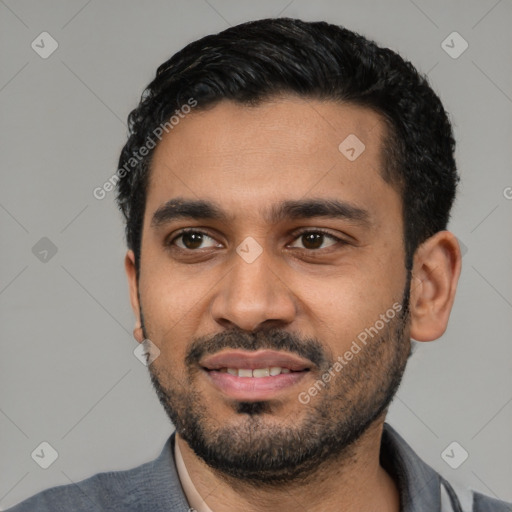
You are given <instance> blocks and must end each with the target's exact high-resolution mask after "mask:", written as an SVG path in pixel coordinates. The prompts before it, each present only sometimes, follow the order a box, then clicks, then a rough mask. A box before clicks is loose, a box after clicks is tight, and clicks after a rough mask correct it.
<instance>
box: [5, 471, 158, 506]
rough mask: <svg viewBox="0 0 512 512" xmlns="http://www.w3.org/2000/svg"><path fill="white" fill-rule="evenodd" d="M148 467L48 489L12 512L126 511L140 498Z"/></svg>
mask: <svg viewBox="0 0 512 512" xmlns="http://www.w3.org/2000/svg"><path fill="white" fill-rule="evenodd" d="M148 464H150V463H148ZM148 464H143V465H142V466H138V467H136V468H133V469H130V470H127V471H115V472H108V473H98V474H96V475H94V476H91V477H89V478H87V479H85V480H82V481H80V482H77V483H73V484H66V485H59V486H57V487H52V488H50V489H46V490H44V491H42V492H40V493H38V494H36V495H35V496H32V497H30V498H28V499H26V500H25V501H22V502H21V503H19V504H18V505H16V506H15V507H13V508H10V509H9V510H8V512H29V511H30V512H32V511H37V512H50V511H51V512H69V511H71V510H73V511H82V510H83V511H90V512H96V511H103V510H112V511H115V510H126V509H127V508H126V507H127V505H128V503H127V501H133V500H134V499H135V498H136V496H134V494H140V485H141V480H143V478H144V472H145V466H148ZM119 507H121V508H119Z"/></svg>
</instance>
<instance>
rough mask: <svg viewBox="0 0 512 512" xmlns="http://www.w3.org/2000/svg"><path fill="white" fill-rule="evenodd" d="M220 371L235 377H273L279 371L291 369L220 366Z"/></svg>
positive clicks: (286, 371) (285, 371)
mask: <svg viewBox="0 0 512 512" xmlns="http://www.w3.org/2000/svg"><path fill="white" fill-rule="evenodd" d="M220 371H221V372H223V373H225V372H227V373H229V374H230V375H235V376H236V377H256V378H259V377H269V376H271V377H275V376H276V375H280V374H281V373H290V371H291V370H289V369H288V368H281V367H280V366H271V367H270V368H256V369H255V370H251V369H250V368H222V369H221V370H220Z"/></svg>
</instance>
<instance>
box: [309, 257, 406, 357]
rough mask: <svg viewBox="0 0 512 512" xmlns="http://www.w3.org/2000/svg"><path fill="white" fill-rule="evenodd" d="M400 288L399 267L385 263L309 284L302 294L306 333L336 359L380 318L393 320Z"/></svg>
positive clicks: (402, 278)
mask: <svg viewBox="0 0 512 512" xmlns="http://www.w3.org/2000/svg"><path fill="white" fill-rule="evenodd" d="M404 285H405V271H404V270H403V267H396V268H394V267H393V265H390V262H389V261H388V262H386V261H384V262H383V261H379V262H375V264H374V265H364V266H360V267H358V266H357V265H354V266H351V267H350V269H345V270H344V271H342V272H338V273H336V274H335V275H331V276H330V277H329V279H325V280H322V279H316V280H315V281H314V282H313V281H311V282H309V283H308V284H307V285H306V286H304V288H303V290H302V303H303V304H304V307H305V308H306V313H305V315H306V318H305V324H306V325H305V326H304V327H305V329H306V332H311V329H313V332H314V333H315V335H316V336H318V338H319V339H321V340H322V341H324V342H325V343H327V344H328V345H330V348H331V350H332V351H333V353H335V354H337V355H339V353H340V352H344V351H345V350H346V349H347V348H348V347H349V346H350V344H351V343H352V340H354V339H355V338H356V337H357V336H358V335H359V334H360V333H362V332H364V331H365V329H367V328H370V327H372V326H374V325H375V323H376V322H377V321H379V319H380V318H381V315H386V313H388V315H389V314H391V315H392V316H394V314H395V310H396V308H397V307H398V306H399V305H400V304H401V302H402V295H403V288H404ZM311 323H313V324H314V325H313V327H312V326H311ZM307 324H309V326H308V325H307Z"/></svg>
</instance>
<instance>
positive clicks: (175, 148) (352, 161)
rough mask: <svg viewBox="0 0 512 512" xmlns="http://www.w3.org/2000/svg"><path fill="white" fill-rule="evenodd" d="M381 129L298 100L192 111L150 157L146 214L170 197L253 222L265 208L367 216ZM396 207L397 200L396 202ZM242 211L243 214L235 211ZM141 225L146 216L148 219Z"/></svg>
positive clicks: (361, 112) (368, 115) (357, 113)
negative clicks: (330, 207)
mask: <svg viewBox="0 0 512 512" xmlns="http://www.w3.org/2000/svg"><path fill="white" fill-rule="evenodd" d="M385 130H386V128H385V123H384V122H383V121H382V119H381V118H380V116H379V115H378V114H376V113H375V112H373V111H372V110H370V109H367V108H363V107H359V106H355V105H350V104H341V103H335V102H332V101H320V100H313V99H304V98H296V97H284V98H277V99H274V100H271V101H270V100H269V101H265V102H263V103H261V104H259V105H257V106H244V105H241V104H238V103H235V102H231V101H222V102H220V103H218V104H217V105H216V106H214V107H213V108H210V109H207V110H198V111H195V112H194V111H193V112H192V113H190V114H188V115H186V116H184V118H182V119H180V122H179V123H178V124H177V125H175V126H174V127H173V129H172V130H170V131H169V133H168V134H166V135H165V136H164V137H163V138H162V141H161V142H160V143H159V144H158V146H157V148H156V149H155V153H154V156H153V160H152V167H151V175H150V179H149V187H148V196H147V202H146V206H147V208H146V209H147V211H149V210H152V211H155V210H156V209H157V208H158V207H159V206H161V205H162V204H163V203H165V202H168V201H169V200H171V199H172V198H173V197H187V198H189V199H206V198H209V199H211V200H214V201H215V202H216V203H218V204H222V205H224V206H225V207H226V209H229V208H230V207H232V208H233V209H236V208H239V210H238V211H237V213H239V212H240V211H243V212H244V215H245V216H256V215H258V212H262V211H264V210H265V209H264V208H262V206H264V204H267V203H269V202H272V201H271V200H272V199H274V200H276V201H277V200H278V199H279V200H290V199H291V200H298V199H300V198H304V197H307V196H311V197H319V196H325V197H328V196H329V197H331V198H332V197H333V196H336V197H341V198H342V199H344V200H346V201H350V202H351V203H352V204H356V205H357V203H367V204H369V206H370V209H371V208H373V207H374V206H375V204H373V203H376V201H375V200H376V198H378V197H380V200H381V203H382V205H384V203H385V201H384V199H385V197H384V196H385V194H391V195H393V194H394V195H395V196H396V192H395V191H394V190H393V189H392V188H391V187H390V186H389V185H388V184H387V183H386V182H385V181H384V180H383V178H382V168H383V165H384V162H383V157H382V155H383V144H384V143H385V139H386V137H385V135H386V131H385ZM395 200H396V197H395ZM240 208H241V209H242V210H240ZM146 217H147V215H146Z"/></svg>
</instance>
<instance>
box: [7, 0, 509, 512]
mask: <svg viewBox="0 0 512 512" xmlns="http://www.w3.org/2000/svg"><path fill="white" fill-rule="evenodd" d="M271 16H290V17H300V18H303V19H306V20H321V19H324V20H327V21H330V22H334V23H338V24H342V25H345V26H347V27H348V28H350V29H353V30H356V31H359V32H361V33H362V34H364V35H366V36H369V37H370V38H372V39H374V40H376V41H377V42H378V43H380V44H383V45H386V46H389V47H391V48H392V49H394V50H397V51H399V52H400V53H401V54H402V55H404V56H405V57H406V58H408V59H410V60H411V61H412V62H413V63H414V64H415V65H416V66H417V67H418V68H419V69H420V70H422V71H423V72H428V75H429V77H430V79H431V82H432V84H433V87H434V88H435V90H436V91H437V92H438V93H439V94H440V96H441V98H442V100H443V102H444V104H445V106H446V108H447V110H448V111H449V112H450V115H451V119H452V121H453V123H454V129H455V133H456V138H457V140H458V149H457V157H458V166H459V169H460V172H461V174H462V178H463V182H462V185H461V188H460V193H459V196H458V201H457V204H456V206H455V209H454V212H453V220H452V222H451V226H450V227H451V229H452V231H453V232H454V233H455V234H456V235H457V236H458V237H459V239H460V240H461V242H462V243H463V244H464V247H465V248H466V249H467V252H466V253H465V254H464V258H463V272H462V276H461V280H460V285H459V290H458V295H457V298H456V303H455V307H454V311H453V313H452V317H451V323H450V327H449V329H448V331H447V333H446V334H445V335H444V336H443V338H442V339H441V340H439V341H436V342H433V343H425V344H421V346H419V348H418V350H417V351H416V353H415V354H414V357H413V358H412V359H411V360H410V363H409V367H408V369H407V372H406V376H405V379H404V382H403V384H402V386H401V389H400V391H399V393H398V396H397V397H396V399H395V401H394V403H393V405H392V409H391V412H390V415H389V417H388V421H389V422H390V423H391V424H392V425H394V426H395V428H397V430H398V431H399V432H400V433H401V434H402V435H403V436H404V437H405V438H406V439H407V440H408V442H409V443H410V444H411V445H412V446H413V447H414V449H415V450H416V451H417V452H418V453H419V455H420V456H421V457H422V458H423V459H424V460H425V461H426V462H427V463H429V464H430V465H431V466H433V467H434V468H435V469H437V470H438V471H440V472H441V473H442V474H443V475H444V476H446V477H447V478H449V479H450V480H452V481H459V482H465V483H466V484H468V485H470V486H471V487H472V488H474V489H477V490H480V491H482V492H484V493H486V494H489V495H491V496H497V497H499V498H501V499H506V500H511V501H512V485H511V483H512V465H511V463H510V461H511V460H512V442H511V436H510V433H511V431H512V372H511V369H512V368H511V366H512V343H511V342H510V340H511V339H512V325H511V323H512V322H511V318H512V315H511V313H512V292H511V290H512V286H511V285H512V271H511V265H510V262H511V261H512V243H511V236H510V233H511V232H512V215H511V213H512V200H510V199H507V197H506V196H507V195H508V197H511V196H512V189H510V188H507V187H512V174H511V172H510V161H511V149H510V146H511V144H510V141H511V140H512V138H511V135H512V133H511V132H512V123H511V113H512V98H511V97H512V72H511V70H512V69H511V68H512V66H511V62H512V60H511V58H510V48H511V47H512V31H511V30H510V24H511V22H512V4H511V2H510V0H502V1H496V0H482V1H472V2H467V1H466V2H462V1H451V2H445V1H441V0H436V1H429V2H427V1H425V0H423V1H422V0H415V1H414V2H412V1H406V0H401V1H399V0H396V1H388V2H376V1H373V2H370V1H361V0H353V1H345V2H335V1H316V2H307V1H301V0H294V1H290V0H282V1H262V0H259V1H258V2H244V1H241V2H236V1H234V0H208V1H206V0H193V1H188V2H185V1H172V2H171V1H152V2H142V1H138V2H137V1H133V0H132V1H121V0H114V1H108V2H100V1H99V0H90V1H87V0H77V1H68V2H64V1H60V2H59V1H57V0H55V1H50V0H46V1H29V0H21V1H15V0H1V1H0V38H1V40H0V52H1V62H2V65H1V67H0V102H1V109H2V114H1V117H0V141H1V143H2V152H1V155H2V175H1V176H2V186H1V188H0V225H1V230H2V231H1V232H2V264H1V265H0V307H1V311H2V321H1V332H2V357H1V372H0V390H1V395H0V431H1V433H2V437H1V443H0V506H1V507H2V508H7V507H9V506H11V505H13V504H15V503H17V502H19V501H21V500H22V499H24V498H26V497H28V496H30V495H32V494H34V493H35V492H37V491H40V490H42V489H44V488H47V487H50V486H53V485H57V484H67V483H70V482H77V481H79V480H81V479H84V478H86V477H88V476H90V475H92V474H94V473H96V472H98V471H107V470H118V469H127V468H130V467H134V466H136V465H138V464H140V463H142V462H145V461H148V460H150V459H152V458H154V457H156V456H157V454H158V453H159V452H160V450H161V448H162V446H163V443H164V441H165V440H166V438H167V437H168V435H169V433H170V431H171V425H170V424H169V421H168V419H167V416H166V415H165V413H164V411H163V409H162V408H161V406H160V404H159V402H158V401H157V398H156V395H155V394H154V392H153V390H152V388H151V385H150V380H149V377H148V374H147V369H146V368H145V366H144V365H143V364H141V363H140V362H139V360H138V359H136V358H135V357H134V355H133V350H134V349H135V348H136V346H137V344H136V342H135V341H134V340H133V339H132V335H131V331H132V328H133V317H132V313H131V309H130V307H129V301H128V294H127V285H126V282H125V277H124V271H123V266H122V259H123V255H124V252H125V246H124V239H123V226H122V222H121V217H120V214H119V213H118V212H117V211H116V207H115V205H114V195H113V193H110V194H109V195H108V196H107V197H106V198H105V199H104V200H102V201H99V200H96V199H95V198H94V197H93V195H92V191H93V189H94V188H95V187H97V186H101V185H102V184H103V183H104V181H105V180H106V179H108V178H109V177H110V176H111V175H112V173H113V172H114V171H115V169H116V164H117V158H118V155H119V151H120V149H121V147H122V145H123V143H124V141H125V137H126V127H125V119H126V116H127V114H128V112H129V111H130V110H131V109H132V108H133V107H134V106H135V104H136V102H137V101H138V98H139V95H140V93H141V92H142V90H143V88H144V87H145V85H146V84H147V83H149V81H150V80H151V79H152V77H153V74H154V72H155V70H156V67H157V66H158V65H159V64H160V63H161V62H163V61H164V60H166V59H167V58H168V57H169V56H170V55H171V54H173V53H174V52H176V51H177V50H179V49H180V48H181V47H182V46H184V45H185V44H186V43H188V42H190V41H192V40H194V39H196V38H198V37H200V36H203V35H206V34H207V33H212V32H218V31H220V30H223V29H225V28H227V27H228V26H229V25H234V24H237V23H240V22H243V21H247V20H250V19H256V18H262V17H271ZM43 31H47V32H49V33H50V34H51V35H52V37H53V38H55V40H56V41H57V42H58V44H59V46H58V49H57V50H56V51H55V52H54V53H53V54H52V55H51V56H50V57H48V58H47V59H42V58H41V57H40V56H39V55H38V54H37V53H36V52H35V51H34V50H33V49H32V48H31V42H32V41H33V40H35V39H36V38H37V36H38V35H39V34H40V33H41V32H43ZM453 31H457V32H459V33H460V34H461V35H462V36H463V38H464V39H465V40H466V41H467V42H468V44H469V48H468V49H467V50H466V51H465V52H464V53H463V54H462V55H461V56H460V57H459V58H457V59H453V58H451V57H450V56H449V55H448V54H447V53H446V52H445V51H444V50H443V48H442V47H441V43H442V41H443V40H445V38H446V37H447V36H448V35H449V34H450V33H452V32H453ZM36 41H37V40H36ZM454 44H455V43H454ZM457 44H458V43H457ZM46 48H48V46H46ZM507 191H508V192H507ZM42 237H47V238H48V239H50V240H51V242H52V243H53V244H54V245H55V246H56V248H57V253H56V254H55V255H53V256H52V253H51V252H50V253H48V255H47V256H46V261H40V259H39V258H41V257H43V256H42V254H41V253H40V251H41V250H42V249H41V247H40V246H36V250H34V252H36V254H38V255H39V258H38V257H36V255H35V254H34V253H33V251H32V248H33V247H34V245H35V244H36V243H37V242H38V241H39V240H40V239H41V238H42ZM45 243H47V242H40V244H43V246H44V244H45ZM37 248H39V249H37ZM43 249H44V247H43ZM38 251H39V252H38ZM454 440H455V441H457V442H458V443H460V445H462V446H463V447H464V448H465V449H466V450H467V451H468V452H469V457H468V459H467V460H466V461H465V462H464V463H463V464H462V465H461V466H460V467H459V468H458V469H452V468H450V467H449V466H448V465H447V464H446V463H445V461H444V460H443V459H442V458H441V453H442V451H443V450H444V449H445V448H446V447H447V446H448V445H449V444H450V443H451V442H452V441H454ZM42 441H47V442H49V443H50V444H51V445H52V446H53V447H54V448H55V449H56V450H57V452H58V454H59V457H58V459H57V460H56V461H55V462H54V463H53V465H51V466H50V467H49V468H48V469H46V470H44V469H42V468H40V467H39V466H38V465H37V464H36V463H35V462H34V460H33V459H32V458H31V453H32V452H33V450H34V449H35V448H36V447H37V446H38V445H39V444H40V443H41V442H42Z"/></svg>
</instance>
